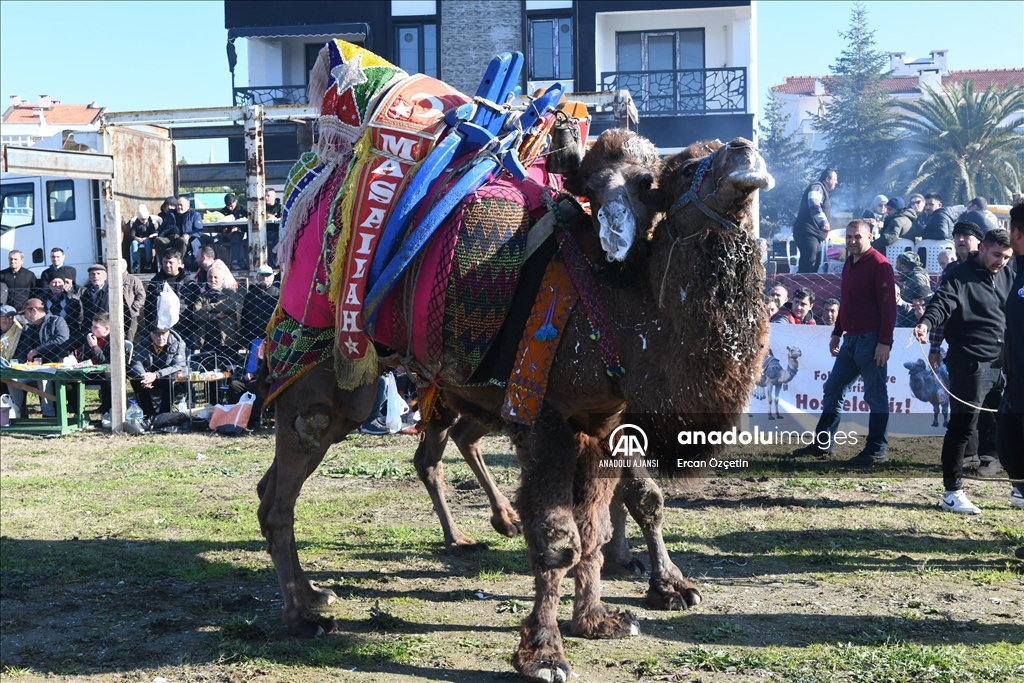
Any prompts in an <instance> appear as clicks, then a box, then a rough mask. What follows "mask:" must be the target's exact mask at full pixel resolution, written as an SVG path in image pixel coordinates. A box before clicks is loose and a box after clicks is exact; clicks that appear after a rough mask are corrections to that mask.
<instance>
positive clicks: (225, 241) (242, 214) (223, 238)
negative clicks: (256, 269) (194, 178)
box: [217, 192, 249, 269]
mask: <svg viewBox="0 0 1024 683" xmlns="http://www.w3.org/2000/svg"><path fill="white" fill-rule="evenodd" d="M220 212H221V213H222V214H224V218H225V220H229V221H230V220H242V219H244V218H248V217H249V212H248V211H246V209H245V207H244V206H242V205H241V204H239V203H238V200H237V199H236V198H235V195H234V194H232V193H230V192H229V193H228V194H226V195H224V208H223V209H221V210H220ZM247 232H248V230H247V227H246V226H244V225H225V226H224V228H223V229H221V231H220V237H219V238H218V239H217V243H218V245H220V248H221V250H222V252H223V253H224V260H225V261H227V262H228V263H230V264H231V267H232V268H235V269H241V268H244V267H245V263H246V260H247V259H246V258H245V235H246V233H247Z"/></svg>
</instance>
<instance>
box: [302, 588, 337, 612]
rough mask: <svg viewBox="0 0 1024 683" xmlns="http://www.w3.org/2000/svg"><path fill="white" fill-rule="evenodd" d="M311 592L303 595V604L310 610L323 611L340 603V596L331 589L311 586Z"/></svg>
mask: <svg viewBox="0 0 1024 683" xmlns="http://www.w3.org/2000/svg"><path fill="white" fill-rule="evenodd" d="M309 588H310V590H309V591H308V592H304V593H303V596H302V597H303V602H304V603H305V605H306V606H307V607H309V608H310V609H322V608H324V607H327V606H328V605H333V604H334V603H336V602H337V601H338V595H337V593H335V592H334V591H332V590H331V589H330V588H320V587H318V586H314V585H312V584H310V586H309Z"/></svg>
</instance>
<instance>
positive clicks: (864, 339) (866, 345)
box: [793, 220, 896, 465]
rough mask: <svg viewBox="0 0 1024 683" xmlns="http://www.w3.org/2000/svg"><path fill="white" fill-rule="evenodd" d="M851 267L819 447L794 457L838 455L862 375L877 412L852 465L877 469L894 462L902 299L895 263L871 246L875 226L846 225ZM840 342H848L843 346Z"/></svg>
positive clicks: (832, 348)
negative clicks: (892, 425) (848, 398)
mask: <svg viewBox="0 0 1024 683" xmlns="http://www.w3.org/2000/svg"><path fill="white" fill-rule="evenodd" d="M846 252H847V257H846V264H845V265H844V266H843V281H842V285H841V286H840V293H841V296H840V300H841V301H842V302H843V303H842V306H840V307H839V319H838V320H837V321H836V325H835V328H833V331H832V338H831V339H830V340H829V343H828V349H829V352H831V354H832V355H833V356H835V357H836V362H835V364H834V365H833V366H832V372H831V373H830V374H829V376H828V379H827V380H825V387H824V395H823V397H822V399H821V405H822V412H821V418H819V420H818V426H817V427H816V428H815V430H814V443H813V444H811V445H810V446H805V447H803V448H798V449H797V450H795V451H793V455H797V456H802V455H827V454H830V453H832V452H834V449H835V446H834V440H835V433H836V429H837V428H838V427H839V418H840V415H841V413H842V405H843V397H844V396H845V395H846V392H847V390H848V389H849V388H850V387H851V386H853V383H854V382H855V381H856V380H857V378H858V377H863V378H864V400H865V401H866V402H867V404H868V406H869V407H870V408H871V415H870V416H869V417H868V435H867V440H866V442H865V444H864V449H863V450H862V451H861V452H860V453H859V454H857V456H856V457H854V458H851V459H850V460H848V461H847V464H850V465H875V464H878V463H882V462H885V461H886V460H888V459H889V457H888V456H887V455H886V452H885V451H886V447H887V446H888V436H887V429H888V426H889V392H888V390H887V388H886V378H887V377H888V371H887V367H886V364H887V363H888V362H889V352H890V350H891V349H892V331H893V328H894V327H895V326H896V297H895V283H894V281H893V270H892V264H890V263H889V261H888V260H887V259H886V258H885V256H883V255H882V254H881V252H879V251H878V250H876V249H873V248H872V247H871V228H870V227H869V226H868V224H867V222H865V221H862V220H855V221H853V222H851V223H850V224H849V225H847V226H846ZM844 335H845V338H844ZM840 342H842V344H841V345H840Z"/></svg>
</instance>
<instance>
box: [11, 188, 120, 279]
mask: <svg viewBox="0 0 1024 683" xmlns="http://www.w3.org/2000/svg"><path fill="white" fill-rule="evenodd" d="M0 206H2V208H3V215H2V218H0V258H2V261H0V264H2V265H0V268H5V267H7V255H8V254H9V253H10V252H11V251H12V250H14V249H18V250H20V251H22V252H23V253H24V254H25V265H24V267H25V268H28V269H29V270H31V271H32V272H33V273H35V274H36V276H37V277H38V276H39V275H40V274H42V272H43V271H44V270H46V268H48V267H49V266H50V250H51V249H53V248H54V247H60V248H61V249H63V250H64V258H65V261H64V263H65V265H69V266H74V268H75V269H76V270H77V272H78V279H79V282H78V283H77V284H79V285H84V284H85V282H86V278H87V277H88V269H89V266H90V265H92V264H93V263H96V262H97V261H102V258H103V254H104V249H103V238H102V230H101V211H100V191H99V181H96V180H85V179H81V178H58V177H48V176H28V175H18V174H13V173H4V174H3V175H2V177H0Z"/></svg>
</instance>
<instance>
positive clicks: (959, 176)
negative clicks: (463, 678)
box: [889, 81, 1024, 204]
mask: <svg viewBox="0 0 1024 683" xmlns="http://www.w3.org/2000/svg"><path fill="white" fill-rule="evenodd" d="M925 94H926V96H925V97H924V98H922V99H920V100H918V101H916V102H900V103H899V104H898V105H897V106H899V107H900V108H902V109H903V110H904V112H905V113H904V114H902V115H901V116H900V127H901V128H903V130H904V134H903V136H902V137H901V138H900V147H899V149H900V154H898V155H897V157H896V159H894V160H893V161H892V162H890V164H889V170H890V172H891V173H894V174H896V175H898V176H899V177H900V178H902V182H900V183H899V185H901V186H903V187H905V188H906V192H908V193H909V192H915V191H918V192H922V191H927V192H936V191H937V192H940V193H941V194H942V196H943V197H944V198H945V202H946V203H947V204H954V203H961V204H962V203H966V202H967V201H968V200H970V199H972V198H973V197H977V196H982V197H986V198H987V199H989V200H990V201H996V202H999V203H1009V201H1010V197H1011V195H1012V194H1013V193H1015V192H1020V191H1021V186H1022V183H1024V134H1022V133H1020V132H1018V131H1016V130H1015V129H1016V128H1019V127H1020V126H1022V125H1024V88H1012V89H1010V90H997V89H996V88H995V87H991V86H990V87H989V88H988V90H986V91H985V92H984V93H981V94H978V93H975V92H974V84H973V83H972V82H971V81H964V83H963V85H962V86H958V85H956V84H953V85H951V86H950V87H949V88H948V89H943V90H941V91H935V90H932V89H931V88H926V93H925Z"/></svg>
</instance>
